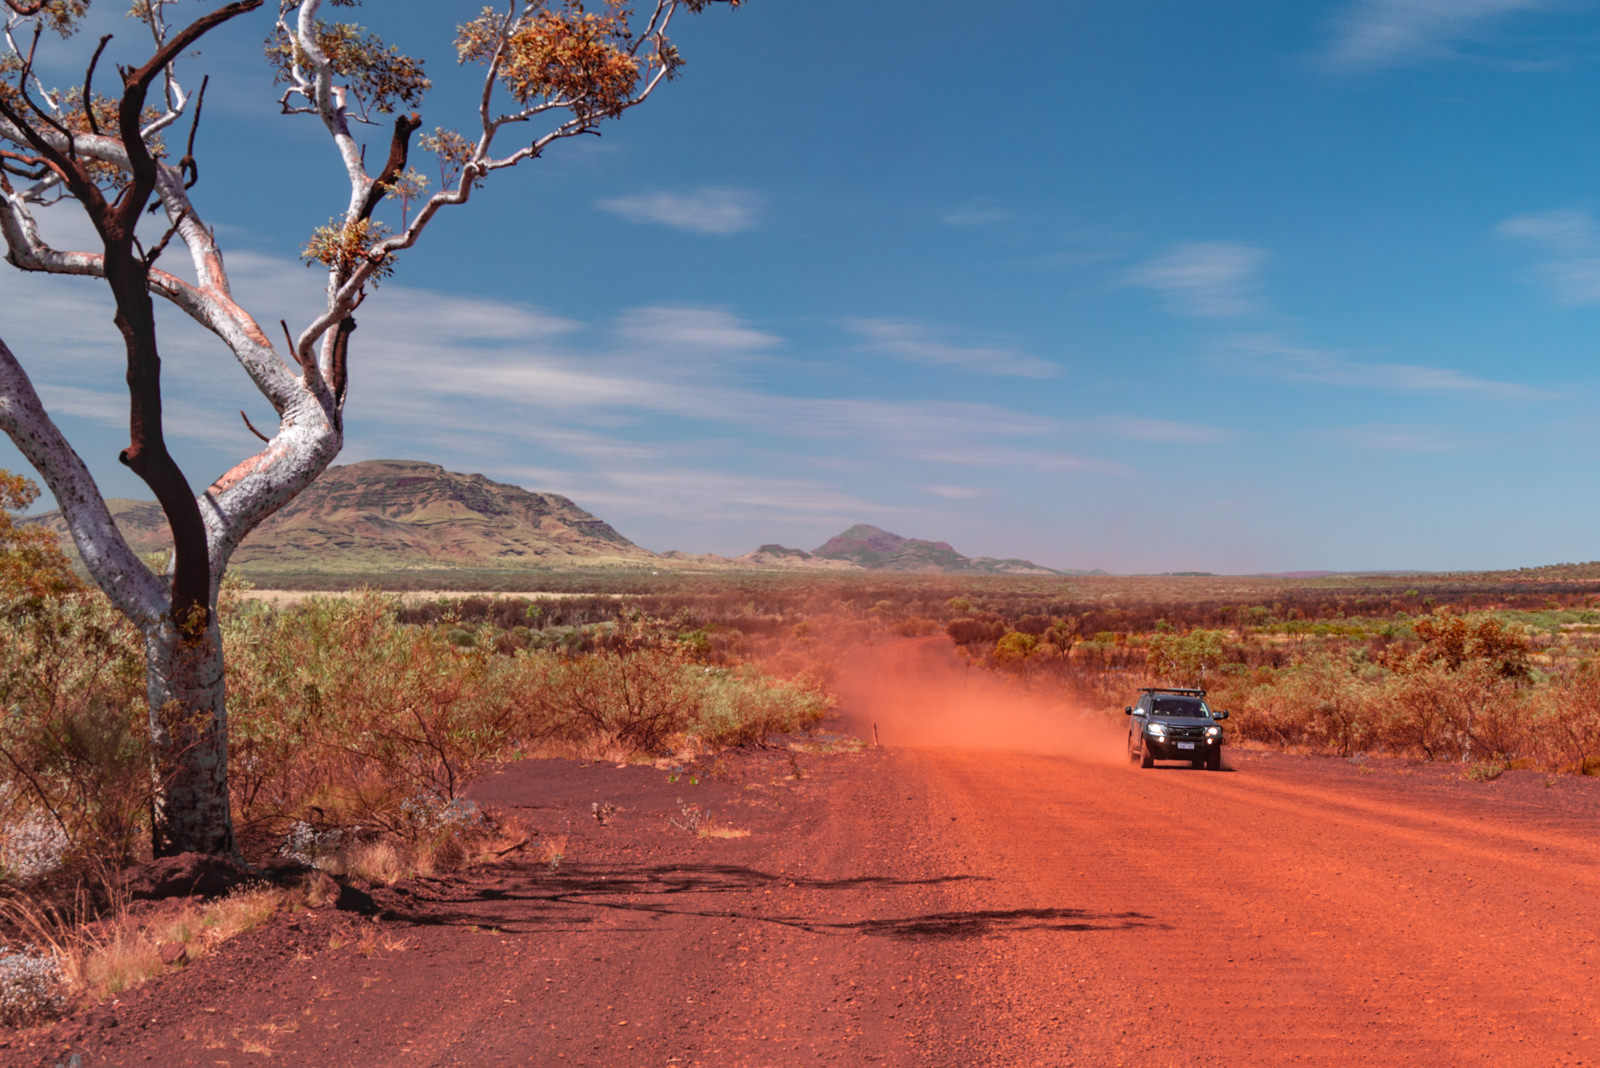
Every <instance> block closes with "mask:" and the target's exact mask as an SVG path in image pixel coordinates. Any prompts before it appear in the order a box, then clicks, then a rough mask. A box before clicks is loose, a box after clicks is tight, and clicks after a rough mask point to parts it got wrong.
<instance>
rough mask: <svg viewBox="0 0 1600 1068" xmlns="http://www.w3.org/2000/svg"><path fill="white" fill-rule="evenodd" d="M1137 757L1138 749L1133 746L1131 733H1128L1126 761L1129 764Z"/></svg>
mask: <svg viewBox="0 0 1600 1068" xmlns="http://www.w3.org/2000/svg"><path fill="white" fill-rule="evenodd" d="M1138 759H1139V750H1138V749H1136V748H1134V744H1133V735H1131V734H1130V735H1128V763H1130V764H1131V763H1133V762H1134V761H1135V760H1138Z"/></svg>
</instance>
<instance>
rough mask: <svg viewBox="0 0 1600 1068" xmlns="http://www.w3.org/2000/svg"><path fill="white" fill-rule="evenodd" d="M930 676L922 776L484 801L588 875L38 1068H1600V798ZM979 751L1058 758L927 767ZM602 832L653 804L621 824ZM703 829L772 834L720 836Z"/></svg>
mask: <svg viewBox="0 0 1600 1068" xmlns="http://www.w3.org/2000/svg"><path fill="white" fill-rule="evenodd" d="M904 655H908V656H910V657H912V659H911V660H904V659H902V660H900V661H898V662H897V664H896V665H891V666H890V667H889V668H883V667H882V666H881V665H880V666H879V667H878V668H877V669H875V670H874V671H872V672H868V673H867V674H866V675H865V676H863V678H867V679H870V680H871V684H872V685H871V686H867V685H865V684H863V686H861V687H857V688H856V689H854V691H853V694H854V696H853V698H852V707H854V708H855V709H856V711H857V712H858V713H861V712H866V713H868V714H869V716H870V718H871V720H874V721H876V722H877V723H878V724H879V730H880V737H881V738H882V741H883V742H884V748H881V749H877V750H873V751H869V752H867V753H865V754H861V755H854V756H852V755H837V756H828V757H820V756H801V757H800V758H799V761H800V767H801V770H802V772H803V777H802V778H800V779H798V780H796V779H794V778H793V777H792V776H791V774H790V772H791V770H792V769H791V765H790V762H789V760H788V758H787V756H784V755H777V754H772V755H766V756H759V757H752V758H746V759H744V760H741V761H737V762H731V763H730V768H729V770H728V772H727V774H726V775H725V776H724V777H723V778H718V779H713V780H709V781H702V782H700V783H699V784H697V785H691V784H690V783H689V782H688V781H687V779H683V780H680V781H678V782H673V783H669V782H666V781H665V780H666V775H665V774H664V773H663V772H661V771H657V770H654V769H650V768H639V767H634V768H627V769H617V768H613V767H611V766H608V765H598V766H597V765H587V766H585V765H577V764H566V763H555V764H543V763H536V762H529V763H525V764H520V765H516V766H514V767H512V768H510V769H508V770H507V771H506V772H505V773H504V774H502V775H500V776H498V777H496V778H495V779H492V780H491V781H489V782H488V783H485V784H484V786H483V789H482V795H483V797H484V798H485V800H486V801H489V802H492V803H495V804H498V805H501V806H503V807H508V808H511V809H513V810H515V811H518V812H520V813H521V814H522V815H523V816H524V817H525V818H526V819H528V820H529V821H530V822H532V823H534V824H536V825H538V826H540V827H541V828H542V829H543V830H544V831H545V832H546V833H556V832H559V833H563V834H566V835H567V836H568V851H567V858H566V859H564V860H563V861H562V863H561V865H560V866H559V868H558V869H557V870H554V871H551V870H548V869H547V868H546V867H545V866H544V865H540V864H536V863H533V862H531V861H526V862H520V863H516V864H509V865H504V866H501V867H497V868H491V869H483V870H479V871H477V872H474V873H472V874H470V875H469V876H466V877H464V878H461V879H457V880H451V881H437V882H423V883H419V884H416V885H414V886H412V887H410V888H408V889H407V890H406V891H405V892H402V893H395V892H379V893H375V895H374V896H375V897H376V898H377V903H378V904H379V905H381V906H383V907H384V908H386V909H387V910H388V911H387V914H386V915H385V917H384V918H383V919H381V920H377V921H374V920H369V919H360V918H354V917H352V916H351V915H350V914H348V913H337V912H334V911H332V910H328V911H322V912H316V913H302V914H300V916H299V917H298V918H297V919H295V920H294V921H293V926H290V920H289V919H287V918H284V919H280V920H277V921H274V922H273V923H272V924H271V925H269V926H268V927H266V928H264V929H262V930H258V931H256V932H253V933H251V934H249V935H245V936H242V937H240V938H238V939H236V940H235V941H233V942H230V943H227V944H226V945H225V947H224V949H223V951H222V952H219V953H218V954H216V955H214V956H210V957H206V958H204V959H202V960H200V961H198V962H196V963H194V964H192V965H190V966H188V967H187V968H185V969H183V970H182V971H181V972H177V973H175V974H173V975H171V976H169V977H167V978H165V979H163V980H161V981H160V982H157V983H154V984H151V985H150V986H149V987H147V988H145V989H143V990H140V991H138V992H135V993H133V994H131V995H129V996H126V997H125V998H124V999H123V1000H122V1001H121V1002H120V1003H119V1004H117V1005H116V1006H114V1007H112V1009H111V1010H110V1012H109V1013H102V1014H101V1015H99V1016H97V1017H91V1018H89V1019H87V1020H84V1019H80V1020H77V1021H74V1022H71V1023H69V1024H67V1025H63V1026H59V1027H57V1028H55V1029H54V1030H52V1031H48V1032H44V1033H39V1034H34V1035H31V1036H16V1037H13V1038H12V1039H10V1041H9V1044H8V1045H6V1046H0V1062H4V1063H19V1064H57V1063H61V1062H62V1061H64V1060H65V1057H66V1056H67V1055H69V1054H72V1053H78V1054H81V1057H82V1059H81V1062H80V1063H81V1064H82V1065H83V1068H96V1066H99V1065H121V1064H147V1063H161V1064H174V1065H178V1064H182V1065H187V1064H195V1065H202V1064H203V1065H214V1064H230V1065H242V1064H257V1063H260V1064H272V1063H276V1064H318V1065H320V1064H343V1065H361V1064H385V1065H387V1064H395V1065H499V1064H539V1065H547V1064H584V1065H789V1064H839V1065H854V1064H861V1063H883V1064H893V1065H952V1066H954V1065H974V1064H977V1065H1031V1064H1040V1065H1081V1066H1101V1065H1107V1066H1109V1065H1129V1066H1154V1065H1229V1066H1234V1065H1281V1064H1308V1065H1350V1064H1370V1065H1428V1066H1434V1065H1480V1064H1481V1065H1530V1066H1535V1065H1536V1066H1553V1065H1578V1064H1591V1065H1592V1064H1596V1063H1600V892H1597V891H1600V841H1597V835H1596V831H1597V828H1600V789H1597V788H1596V787H1597V786H1600V783H1596V782H1594V781H1593V780H1588V781H1585V780H1577V779H1572V778H1563V779H1561V780H1560V781H1558V782H1556V783H1555V784H1554V785H1551V786H1547V785H1545V783H1546V779H1545V777H1544V776H1542V775H1537V774H1534V773H1526V772H1513V773H1508V774H1507V775H1506V776H1503V777H1502V778H1501V779H1499V780H1497V781H1495V782H1492V783H1471V782H1463V781H1461V780H1460V779H1459V778H1457V777H1456V776H1455V774H1454V772H1455V770H1456V769H1451V768H1434V767H1409V766H1406V765H1405V764H1402V763H1400V762H1383V763H1381V764H1377V765H1375V764H1367V765H1364V766H1363V765H1357V764H1354V763H1351V762H1349V761H1340V760H1329V759H1313V758H1302V757H1293V756H1283V755H1277V754H1252V753H1243V754H1239V753H1236V754H1234V755H1233V758H1232V763H1233V764H1234V765H1235V770H1232V771H1227V772H1221V773H1210V772H1204V771H1194V770H1191V769H1189V768H1186V767H1173V768H1170V769H1169V768H1166V767H1161V768H1157V769H1155V770H1152V771H1140V770H1138V769H1137V768H1136V767H1134V766H1131V765H1128V764H1127V763H1126V762H1125V761H1123V760H1122V759H1121V758H1120V756H1119V755H1117V754H1116V752H1115V750H1116V745H1117V743H1118V736H1117V735H1115V734H1114V733H1109V732H1108V731H1107V729H1106V727H1105V726H1104V721H1103V719H1102V720H1101V721H1100V725H1099V726H1098V727H1094V726H1090V725H1084V726H1081V727H1078V728H1067V727H1061V726H1060V721H1059V717H1058V718H1057V721H1055V726H1056V727H1057V728H1059V729H1058V730H1056V731H1055V733H1053V734H1052V733H1051V731H1050V730H1045V729H1044V728H1041V727H1040V723H1041V722H1044V719H1043V718H1042V717H1043V716H1044V714H1043V713H1041V712H1038V711H1037V710H1034V711H1030V710H1028V709H1027V708H1026V707H1025V702H1023V701H1022V700H1021V699H1020V698H1017V697H1016V696H1015V695H1011V697H1010V698H1007V699H1005V700H1002V701H1000V702H998V703H997V702H996V701H994V700H992V698H994V697H995V696H997V695H999V696H1002V697H1003V696H1004V694H1003V692H1001V691H991V690H990V689H989V685H990V684H989V683H988V682H987V681H986V680H985V681H982V682H976V681H974V682H969V681H968V680H966V679H965V678H964V677H962V676H960V675H959V674H948V672H949V666H948V662H946V661H943V660H942V659H941V658H940V657H939V655H938V654H937V652H936V651H934V650H933V649H931V648H926V647H924V648H922V649H913V650H912V651H911V652H910V653H908V654H904ZM896 666H897V667H898V668H899V669H903V670H904V671H905V673H906V674H905V676H904V677H902V678H899V679H896V678H895V677H894V668H895V667H896ZM929 678H932V679H935V680H938V681H939V682H940V684H939V685H938V686H936V687H934V688H933V689H931V690H929V691H927V692H923V693H913V694H912V695H911V696H912V698H913V699H911V700H907V701H903V702H901V703H900V705H899V707H896V705H895V702H893V701H889V700H887V699H886V698H885V697H883V696H882V695H879V696H878V697H873V696H872V694H871V693H870V692H869V691H870V690H871V688H872V686H880V685H882V684H883V683H885V682H888V683H889V684H891V686H892V687H893V688H894V689H896V690H897V691H898V692H900V693H902V694H905V693H906V692H907V691H908V690H909V689H910V688H911V686H912V681H913V680H925V679H929ZM969 719H976V720H977V722H978V725H979V726H980V727H982V728H983V729H984V731H985V733H986V735H987V736H988V737H990V738H996V737H999V738H1005V737H1007V731H1008V729H1010V728H1011V727H1019V728H1020V729H1019V730H1018V731H1017V733H1015V734H1014V735H1012V736H1010V737H1011V740H1012V741H1013V743H1015V744H1022V743H1023V742H1024V741H1027V740H1028V739H1032V744H1035V745H1036V746H1037V747H1038V748H1040V749H1042V750H1047V751H1043V752H1035V753H1026V752H1016V751H1005V750H975V749H971V748H950V747H944V748H899V747H897V745H896V743H897V741H899V740H900V737H901V736H911V735H913V733H914V731H915V730H916V729H920V728H925V727H926V726H927V725H928V724H929V723H935V724H938V725H939V727H938V730H939V731H941V732H944V733H945V736H946V740H947V741H953V740H956V739H955V738H954V737H953V735H951V734H950V732H951V731H955V730H956V729H957V725H959V724H961V723H962V722H964V721H965V720H969ZM862 724H867V726H866V730H867V733H869V734H870V725H869V724H868V722H867V721H866V720H863V721H860V723H858V725H862ZM1113 730H1114V728H1113ZM1048 750H1058V751H1057V752H1049V751H1048ZM1059 750H1071V751H1072V753H1073V754H1074V755H1066V754H1064V753H1062V752H1059ZM1086 753H1087V754H1089V755H1085V754H1086ZM595 801H610V802H612V803H614V804H617V805H619V806H620V808H619V810H618V812H617V814H616V816H615V817H614V818H613V819H612V820H611V821H610V822H608V823H607V824H605V825H604V826H602V825H600V824H599V823H597V822H596V821H595V820H594V819H593V818H592V816H591V815H590V806H591V802H595ZM682 803H689V804H694V805H699V806H701V808H702V809H708V810H709V811H710V812H711V813H712V814H713V815H714V817H715V818H716V819H717V821H719V822H721V823H723V824H725V825H731V826H733V827H736V828H740V829H747V830H749V831H750V832H751V834H750V836H749V837H746V838H732V839H719V838H701V837H696V836H693V835H691V834H690V833H688V832H687V831H685V830H683V829H682V828H681V827H679V826H675V825H674V824H673V823H672V822H671V821H672V820H674V819H676V820H678V821H679V823H682V822H683V811H682ZM112 1020H115V1024H116V1025H115V1026H108V1025H109V1024H110V1023H111V1021H112Z"/></svg>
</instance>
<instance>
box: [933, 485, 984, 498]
mask: <svg viewBox="0 0 1600 1068" xmlns="http://www.w3.org/2000/svg"><path fill="white" fill-rule="evenodd" d="M922 488H923V489H924V490H925V491H927V492H928V493H931V494H933V495H934V496H935V497H943V498H944V499H945V500H947V501H976V500H981V499H982V498H984V497H992V496H994V491H993V490H989V489H985V488H984V487H982V486H923V487H922Z"/></svg>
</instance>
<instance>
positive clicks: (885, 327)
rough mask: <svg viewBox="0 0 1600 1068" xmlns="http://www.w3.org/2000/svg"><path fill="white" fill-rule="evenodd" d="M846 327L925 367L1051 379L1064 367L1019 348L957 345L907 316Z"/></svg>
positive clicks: (870, 345) (874, 347) (875, 347)
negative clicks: (1019, 350) (908, 318)
mask: <svg viewBox="0 0 1600 1068" xmlns="http://www.w3.org/2000/svg"><path fill="white" fill-rule="evenodd" d="M845 326H846V327H847V328H849V330H850V331H851V332H852V333H854V334H855V335H856V336H857V337H859V338H861V340H862V342H863V344H864V345H865V347H866V348H867V349H868V350H869V351H871V352H881V353H884V354H886V355H889V356H894V357H896V358H897V359H901V360H905V361H906V362H907V363H917V364H922V365H923V366H925V367H954V368H959V369H961V370H965V371H972V372H974V373H977V374H985V375H1007V376H1015V377H1018V378H1050V377H1053V376H1055V375H1057V374H1059V373H1060V371H1061V369H1060V368H1059V367H1058V366H1057V365H1055V364H1053V363H1051V362H1050V361H1048V360H1042V359H1040V358H1039V357H1037V356H1030V355H1029V354H1027V353H1025V352H1018V351H1017V350H1015V349H1010V348H1002V347H997V346H989V345H961V344H954V343H952V342H950V341H947V340H944V339H943V338H941V337H940V336H939V334H938V332H937V331H936V330H934V329H933V328H932V327H929V326H926V325H924V324H922V323H915V322H911V321H909V320H906V319H849V320H846V322H845Z"/></svg>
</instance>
